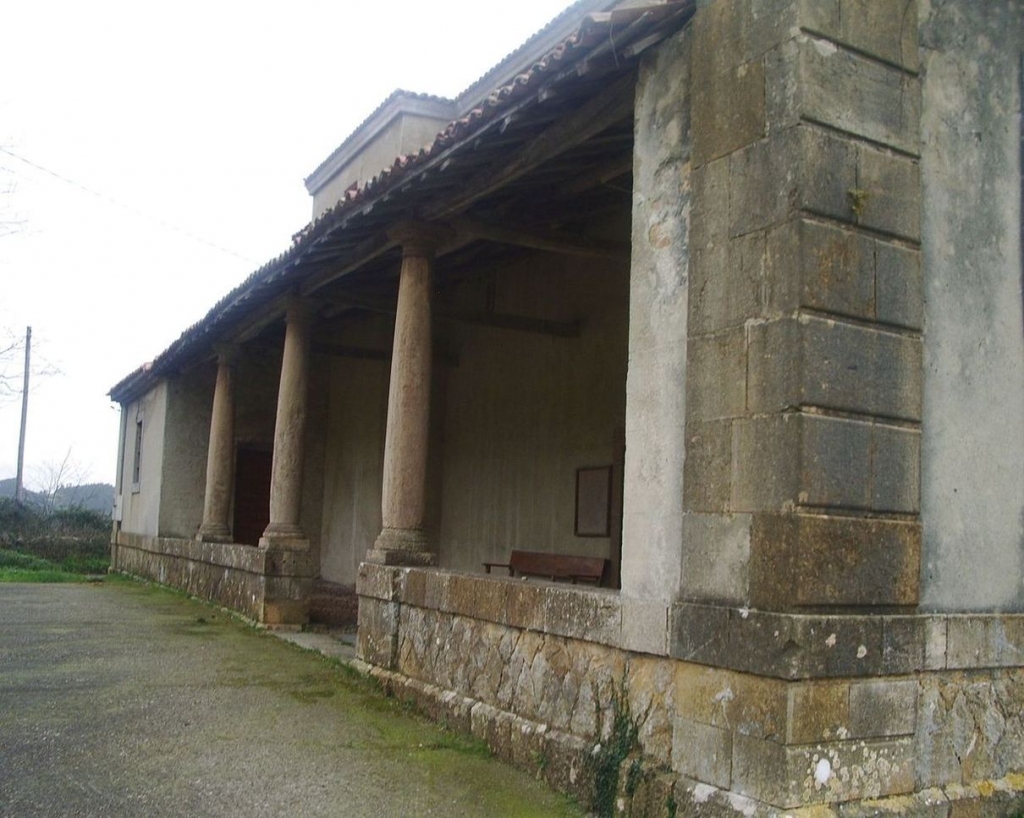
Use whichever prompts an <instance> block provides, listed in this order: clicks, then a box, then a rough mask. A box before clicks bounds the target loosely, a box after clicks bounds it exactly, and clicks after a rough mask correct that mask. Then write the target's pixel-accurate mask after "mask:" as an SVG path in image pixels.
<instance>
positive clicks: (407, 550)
mask: <svg viewBox="0 0 1024 818" xmlns="http://www.w3.org/2000/svg"><path fill="white" fill-rule="evenodd" d="M393 237H394V238H395V239H396V240H397V241H399V242H400V243H401V245H402V273H401V278H400V280H399V285H398V313H397V315H396V316H395V342H394V351H393V353H392V358H391V386H390V390H389V392H388V422H387V436H386V440H385V444H384V486H383V495H382V500H381V518H382V522H383V530H382V531H381V533H380V536H379V537H377V541H376V542H375V543H374V547H373V548H372V549H371V550H370V551H369V552H367V555H366V559H367V561H368V562H376V563H381V564H384V565H432V564H433V563H434V562H435V560H436V557H435V556H434V554H432V553H430V551H429V550H428V544H427V536H426V534H425V533H424V531H423V520H424V516H425V510H426V482H427V445H428V438H429V427H430V382H431V370H430V364H431V339H430V333H431V321H430V295H431V292H430V291H431V277H432V276H431V273H432V267H433V259H434V250H435V247H436V244H437V241H438V238H439V236H438V233H437V231H436V230H434V229H432V228H430V227H427V226H425V225H404V226H403V227H402V228H400V229H398V230H396V231H395V232H394V233H393Z"/></svg>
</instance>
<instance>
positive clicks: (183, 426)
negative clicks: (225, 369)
mask: <svg viewBox="0 0 1024 818" xmlns="http://www.w3.org/2000/svg"><path fill="white" fill-rule="evenodd" d="M215 374H216V371H215V369H214V366H213V364H206V365H204V366H202V367H199V368H198V369H196V370H193V371H191V372H189V373H187V374H185V375H182V376H180V377H178V378H174V379H173V380H170V381H168V382H167V414H166V426H165V438H164V439H165V441H166V444H165V446H164V449H163V466H162V470H161V471H162V479H161V483H160V526H159V527H160V536H162V537H182V538H191V537H193V536H195V533H196V531H197V530H198V528H199V526H200V524H201V523H202V522H203V494H204V487H205V483H206V456H207V447H208V444H209V440H210V413H211V409H212V406H213V383H214V376H215Z"/></svg>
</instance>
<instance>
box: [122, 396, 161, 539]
mask: <svg viewBox="0 0 1024 818" xmlns="http://www.w3.org/2000/svg"><path fill="white" fill-rule="evenodd" d="M121 411H122V412H123V413H124V414H125V423H124V429H125V440H124V446H123V452H124V455H123V457H122V460H121V464H120V469H121V530H122V531H126V532H128V533H131V534H146V535H149V536H156V534H157V533H158V531H157V529H158V524H159V513H160V483H161V469H162V465H163V448H164V426H165V421H166V412H167V383H166V382H165V381H161V383H160V384H159V385H158V386H156V387H155V388H154V389H152V390H150V391H149V392H148V393H146V394H145V395H144V396H143V397H141V398H139V399H138V400H137V401H133V402H132V403H129V404H128V405H127V406H125V407H123V408H122V410H121ZM140 420H141V421H142V458H141V461H140V471H139V481H138V483H137V484H133V480H132V477H133V470H134V466H135V444H136V429H137V424H138V422H139V421H140ZM136 487H137V490H136Z"/></svg>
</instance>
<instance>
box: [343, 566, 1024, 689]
mask: <svg viewBox="0 0 1024 818" xmlns="http://www.w3.org/2000/svg"><path fill="white" fill-rule="evenodd" d="M356 592H357V594H359V596H362V597H370V598H373V599H377V600H381V601H383V602H394V603H398V604H401V605H411V606H414V607H419V608H426V609H429V610H437V611H441V612H444V613H451V614H456V615H459V616H465V617H469V618H471V619H478V620H482V621H486V622H493V623H496V624H499V625H504V626H507V627H511V628H519V629H523V630H530V631H537V632H541V633H547V634H552V635H556V636H564V637H567V638H570V639H579V640H582V641H585V642H593V643H596V644H600V645H606V646H609V647H614V648H619V649H622V650H628V651H633V652H637V653H646V654H651V655H655V656H670V657H672V658H674V659H683V660H685V661H688V662H695V663H697V664H703V665H710V666H712V667H722V668H728V669H730V670H737V671H740V672H745V673H753V674H755V675H758V676H768V677H774V678H779V679H786V680H794V679H822V678H833V677H867V676H900V675H907V674H912V673H917V672H921V671H937V670H980V669H986V668H1001V667H1002V668H1004V667H1020V666H1024V614H1021V613H977V614H942V613H922V614H892V613H863V614H858V613H842V614H839V613H837V614H830V613H816V614H802V613H776V612H771V611H758V610H752V609H748V608H737V607H726V606H718V605H704V604H697V603H690V602H681V603H676V604H674V605H671V606H669V605H663V604H658V603H651V602H647V601H644V600H637V599H631V598H629V597H627V596H624V595H622V594H621V593H620V592H618V591H614V590H610V589H606V588H590V587H582V586H578V585H567V584H564V583H549V582H538V581H534V580H529V581H526V580H522V579H513V578H505V577H493V576H488V575H484V574H468V573H459V572H455V571H447V570H443V569H436V568H410V567H398V566H384V565H376V564H371V563H363V564H362V565H360V568H359V577H358V581H357V584H356Z"/></svg>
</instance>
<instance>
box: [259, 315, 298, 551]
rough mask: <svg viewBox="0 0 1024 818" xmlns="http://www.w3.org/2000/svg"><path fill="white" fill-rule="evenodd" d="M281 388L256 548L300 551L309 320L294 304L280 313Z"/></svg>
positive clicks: (278, 395) (278, 394) (278, 396)
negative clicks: (266, 514) (266, 505)
mask: <svg viewBox="0 0 1024 818" xmlns="http://www.w3.org/2000/svg"><path fill="white" fill-rule="evenodd" d="M285 321H286V329H285V336H284V354H283V356H282V359H281V385H280V388H279V390H278V393H277V420H276V422H275V425H274V460H273V465H272V467H271V480H270V524H269V525H268V526H267V529H266V531H264V532H263V536H262V537H260V547H261V548H270V549H273V548H277V549H282V550H291V551H303V550H306V549H307V548H308V547H309V540H308V539H307V538H306V534H305V532H304V531H303V530H302V528H301V526H300V525H299V510H300V505H301V501H302V468H303V447H304V444H305V433H306V408H307V407H306V405H307V390H308V383H307V382H308V370H309V315H308V311H307V308H306V305H305V304H304V303H303V302H301V301H299V300H298V299H295V300H293V301H291V302H290V303H289V304H288V307H287V312H286V313H285Z"/></svg>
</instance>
